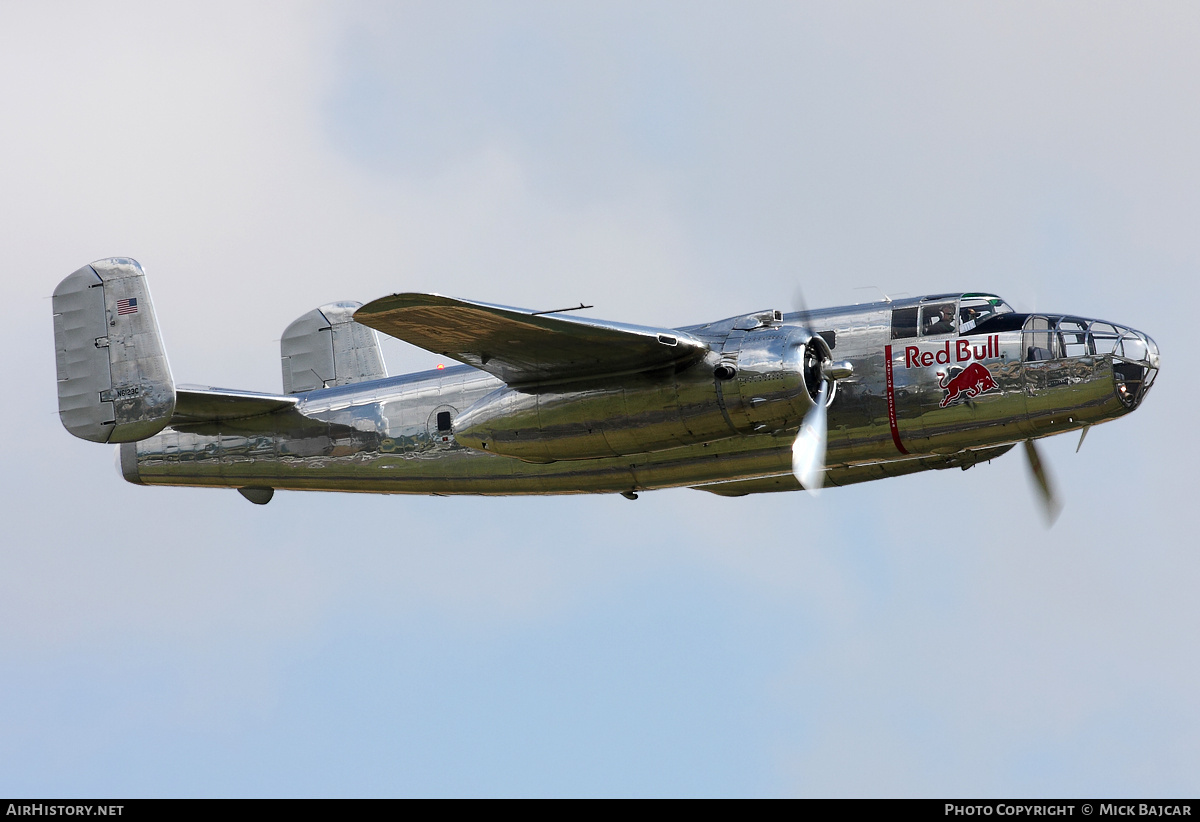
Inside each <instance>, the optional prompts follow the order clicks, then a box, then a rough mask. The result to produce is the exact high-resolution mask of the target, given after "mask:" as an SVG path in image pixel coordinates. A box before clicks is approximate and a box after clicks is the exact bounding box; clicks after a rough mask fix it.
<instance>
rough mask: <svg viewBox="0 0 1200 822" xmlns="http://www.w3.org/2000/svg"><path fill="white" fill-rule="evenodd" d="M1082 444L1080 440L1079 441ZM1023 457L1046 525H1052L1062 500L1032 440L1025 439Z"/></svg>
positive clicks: (1048, 526)
mask: <svg viewBox="0 0 1200 822" xmlns="http://www.w3.org/2000/svg"><path fill="white" fill-rule="evenodd" d="M1081 444H1082V442H1081ZM1025 458H1026V459H1027V460H1028V462H1029V473H1030V474H1031V475H1032V477H1033V481H1034V488H1036V489H1037V492H1038V501H1039V502H1040V503H1041V504H1042V515H1043V516H1044V517H1045V518H1046V527H1047V528H1050V527H1052V526H1053V525H1054V522H1055V520H1057V519H1058V515H1059V514H1061V513H1062V502H1061V501H1060V500H1059V498H1058V495H1057V494H1056V493H1055V492H1054V483H1053V482H1051V480H1050V474H1049V473H1048V471H1047V470H1046V464H1045V463H1044V462H1043V461H1042V455H1041V453H1040V452H1039V451H1038V447H1037V446H1036V445H1034V442H1033V440H1025Z"/></svg>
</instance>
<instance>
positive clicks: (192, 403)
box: [170, 385, 329, 436]
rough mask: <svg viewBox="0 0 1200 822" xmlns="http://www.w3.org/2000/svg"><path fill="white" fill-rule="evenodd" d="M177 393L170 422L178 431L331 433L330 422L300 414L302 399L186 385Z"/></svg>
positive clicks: (203, 432) (209, 432)
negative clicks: (329, 431)
mask: <svg viewBox="0 0 1200 822" xmlns="http://www.w3.org/2000/svg"><path fill="white" fill-rule="evenodd" d="M176 393H177V400H176V403H175V413H174V414H173V415H172V416H171V423H170V425H171V428H174V429H175V430H176V431H188V432H192V433H197V434H218V433H219V434H252V433H253V434H262V433H276V434H287V435H291V436H303V435H307V434H317V433H326V432H328V430H329V424H328V423H325V422H322V421H320V420H316V419H313V418H312V417H306V416H304V414H302V413H301V412H300V410H299V408H298V406H299V403H300V399H299V398H298V397H286V396H282V395H279V394H260V393H257V392H254V391H235V390H233V389H230V388H208V387H206V386H200V385H183V386H180V387H179V390H178V391H177V392H176Z"/></svg>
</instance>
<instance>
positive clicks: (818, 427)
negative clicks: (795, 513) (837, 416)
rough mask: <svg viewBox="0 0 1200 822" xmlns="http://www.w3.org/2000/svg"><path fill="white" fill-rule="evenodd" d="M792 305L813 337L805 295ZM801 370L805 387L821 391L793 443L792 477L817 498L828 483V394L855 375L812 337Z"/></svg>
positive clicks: (818, 340) (801, 294) (820, 340)
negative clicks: (817, 384) (826, 462)
mask: <svg viewBox="0 0 1200 822" xmlns="http://www.w3.org/2000/svg"><path fill="white" fill-rule="evenodd" d="M793 303H794V305H795V306H796V309H797V313H798V314H799V315H800V323H801V325H803V326H804V328H805V329H807V330H808V332H809V333H813V329H812V326H811V324H810V323H809V314H808V306H807V305H806V304H805V302H804V292H803V291H802V290H801V289H800V288H798V287H797V289H796V292H795V296H794V299H793ZM801 369H802V370H803V374H804V381H805V384H806V387H807V388H808V390H809V392H810V393H811V391H812V388H813V384H814V383H816V382H818V381H819V382H820V389H819V390H818V391H817V393H816V395H815V396H813V398H812V399H813V406H812V408H810V409H808V413H806V414H805V415H804V421H803V422H802V423H800V431H799V432H798V433H797V434H796V440H795V442H793V443H792V474H794V475H795V477H796V480H797V481H798V482H799V483H800V486H801V487H802V488H804V490H806V491H808V492H809V493H811V494H813V495H815V494H816V493H817V492H818V491H820V490H821V486H822V485H824V483H825V443H826V441H827V439H828V431H829V424H828V417H827V406H828V405H829V399H830V395H829V392H830V391H831V390H832V388H833V384H834V382H835V381H836V380H839V379H844V378H846V377H849V376H850V375H851V374H853V373H854V368H853V366H852V365H851V364H850V363H849V362H840V363H835V362H833V358H832V356H831V355H830V353H829V348H828V346H827V345H826V344H825V341H824V340H822V339H821V338H820V337H818V336H817V335H816V334H813V337H812V338H811V339H810V340H809V342H808V343H807V344H806V345H805V347H804V351H803V354H802V355H801Z"/></svg>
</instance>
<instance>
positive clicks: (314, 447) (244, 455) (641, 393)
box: [121, 301, 1157, 494]
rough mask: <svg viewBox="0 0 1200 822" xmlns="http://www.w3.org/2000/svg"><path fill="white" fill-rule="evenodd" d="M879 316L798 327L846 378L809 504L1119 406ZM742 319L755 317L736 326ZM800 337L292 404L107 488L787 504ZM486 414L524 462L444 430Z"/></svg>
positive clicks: (1004, 358) (982, 338)
mask: <svg viewBox="0 0 1200 822" xmlns="http://www.w3.org/2000/svg"><path fill="white" fill-rule="evenodd" d="M912 302H914V303H915V302H916V301H912ZM896 305H899V303H876V304H872V305H867V306H852V307H846V308H839V309H828V310H823V311H816V312H812V313H810V314H808V315H807V316H806V317H805V318H804V323H805V324H806V325H807V326H808V328H810V329H811V330H812V331H815V332H820V333H821V334H822V336H823V338H824V339H825V340H827V341H829V343H830V348H831V354H832V356H833V358H835V359H837V360H848V361H849V362H850V363H851V365H852V366H853V375H852V376H850V377H848V378H845V379H841V380H838V381H837V384H836V391H835V393H834V396H833V398H832V400H831V401H830V406H829V412H828V428H829V440H828V451H827V457H826V463H827V466H828V471H827V475H826V483H827V484H831V485H842V484H848V483H852V482H860V481H864V480H870V479H877V478H882V477H886V476H894V475H896V474H899V473H909V472H912V471H919V470H925V469H927V468H942V467H949V466H953V465H957V466H962V467H969V466H970V465H972V464H974V463H975V462H977V461H978V460H979V459H986V458H988V457H989V456H992V455H996V454H999V453H1003V451H1005V450H1007V448H1008V447H1010V446H1011V444H1012V443H1015V442H1019V441H1022V440H1026V439H1032V438H1037V437H1042V436H1046V435H1049V434H1054V433H1059V432H1063V431H1069V430H1073V429H1080V428H1083V427H1085V426H1089V425H1093V424H1096V423H1099V422H1104V421H1106V420H1111V419H1114V418H1116V417H1118V416H1121V415H1123V414H1126V413H1128V412H1129V411H1130V410H1132V408H1133V407H1134V406H1135V405H1136V403H1135V404H1132V405H1131V404H1130V403H1129V402H1128V400H1125V399H1123V398H1122V396H1121V395H1120V392H1119V391H1118V383H1119V382H1120V380H1119V379H1118V377H1117V375H1115V374H1114V363H1115V362H1116V361H1118V360H1119V359H1120V358H1119V357H1115V356H1114V354H1112V353H1098V352H1092V351H1089V352H1088V353H1086V354H1083V355H1078V356H1072V357H1059V358H1057V359H1050V360H1045V361H1027V360H1028V356H1027V353H1026V352H1027V351H1028V349H1029V346H1028V345H1027V343H1028V342H1029V341H1028V339H1026V336H1025V334H1026V333H1027V332H1022V330H1019V329H1017V330H1009V331H1003V332H999V333H995V334H965V335H961V336H960V335H959V334H957V333H951V334H944V335H932V336H925V337H921V338H919V339H916V338H914V339H907V340H895V339H893V338H892V337H893V331H892V318H893V311H894V309H895V307H896ZM755 316H760V317H761V316H762V315H747V317H755ZM800 325H801V318H800V317H799V316H798V315H787V316H784V317H783V318H782V321H779V320H775V321H770V320H766V321H761V320H760V321H757V322H748V321H747V320H746V318H733V319H731V320H726V321H722V322H719V323H713V324H709V325H705V326H695V327H689V328H687V329H684V330H686V331H687V332H688V333H689V334H691V335H693V336H695V337H698V338H700V339H702V340H704V341H706V342H707V343H708V344H709V346H710V348H711V351H710V352H709V354H708V355H707V356H706V357H705V358H704V359H703V360H702V361H700V362H696V363H693V364H691V365H689V366H687V367H686V368H683V369H682V370H679V371H674V370H672V369H667V371H666V373H663V372H647V373H641V374H633V375H624V376H620V377H611V378H608V379H606V380H593V381H586V382H565V383H560V384H555V385H535V386H524V387H522V388H521V389H520V390H515V389H512V388H508V387H506V386H505V384H504V383H503V382H501V381H500V380H499V379H498V378H496V377H494V376H492V375H490V374H488V373H485V372H483V371H479V370H476V369H474V368H471V367H469V366H457V367H451V368H446V369H444V370H437V371H431V372H424V373H419V374H411V375H406V376H400V377H390V378H385V379H380V380H375V381H371V382H362V383H356V384H352V385H345V386H341V387H336V388H327V389H319V390H313V391H309V392H307V393H305V394H301V395H299V396H300V402H299V404H298V406H297V411H298V412H299V414H300V415H302V417H303V419H304V420H305V421H306V422H305V424H304V425H303V426H293V427H292V428H291V429H289V427H288V426H286V425H284V426H278V425H275V424H274V423H272V422H271V418H262V419H261V430H255V424H254V422H253V421H237V422H234V423H207V424H203V425H198V426H180V427H178V428H168V429H167V430H165V431H164V432H162V433H161V434H159V435H157V436H154V437H152V438H150V439H147V440H143V441H141V442H138V443H128V444H125V445H123V446H121V448H122V449H123V451H122V454H121V461H122V468H123V473H124V474H125V476H126V478H127V479H130V480H131V481H134V482H140V483H144V484H150V485H191V486H218V487H237V488H256V487H261V488H276V489H298V490H322V491H358V492H371V493H412V494H565V493H613V492H630V491H636V490H646V489H655V488H667V487H677V486H692V487H704V488H706V490H713V491H715V492H717V493H729V494H740V493H749V492H755V491H768V490H791V489H795V488H797V487H798V485H797V484H796V483H795V480H794V479H793V478H792V477H791V445H792V442H793V440H794V438H795V435H796V430H797V427H798V426H799V423H800V420H801V418H802V411H803V408H802V405H803V404H802V403H801V404H797V403H795V402H790V401H789V399H788V397H789V395H791V396H794V395H795V394H796V391H797V389H796V387H795V386H794V385H793V384H792V383H789V382H788V380H789V379H794V371H787V369H786V368H784V367H781V366H780V365H779V364H778V363H774V362H771V361H769V360H770V358H769V357H767V358H763V357H759V358H758V359H759V360H762V361H756V360H755V357H756V352H761V351H763V350H769V349H770V345H769V344H767V343H769V342H770V341H771V340H772V339H775V340H778V339H780V338H782V337H786V336H787V335H788V334H789V333H791V332H793V331H795V330H796V329H797V328H799V327H800ZM1146 339H1148V338H1146ZM1154 356H1155V358H1157V350H1156V349H1155V353H1154ZM722 363H733V364H735V365H736V367H737V377H736V378H734V379H721V378H718V377H717V376H714V370H718V371H719V368H718V367H719V366H720V365H721V364H722ZM971 363H978V364H980V365H981V366H982V367H983V368H984V369H986V372H987V374H988V378H989V379H990V381H991V382H990V384H988V385H987V386H986V390H980V387H979V386H976V387H975V388H974V389H971V390H974V391H978V392H979V393H977V394H972V393H971V391H970V390H967V391H965V393H963V395H962V396H956V397H953V398H950V394H951V392H952V390H953V387H954V381H953V379H952V377H953V372H954V371H958V372H960V373H961V372H962V370H963V368H964V367H969V365H970V364H971ZM1155 365H1157V359H1155ZM947 384H949V385H950V386H951V388H950V389H948V388H947ZM798 390H799V391H803V390H804V387H803V385H801V386H800V388H799V389H798ZM498 392H499V393H498ZM500 395H504V396H505V397H507V399H504V402H510V403H511V404H512V406H513V409H514V413H515V414H518V415H520V414H524V415H525V416H524V417H522V418H521V419H527V420H528V428H524V427H522V426H512V425H510V426H509V429H511V432H516V435H517V436H518V437H520V436H525V437H526V438H527V439H528V440H529V441H530V442H531V443H532V444H533V445H534V446H535V447H533V450H532V451H530V452H529V453H524V452H522V453H523V454H524V455H523V456H522V457H521V458H517V457H514V456H509V455H504V454H497V453H491V452H489V451H488V450H487V449H486V448H485V447H482V446H479V445H478V444H477V447H467V446H465V445H464V444H463V443H461V442H459V441H458V440H457V439H456V437H455V427H456V426H457V425H458V420H459V419H460V418H464V419H468V420H469V419H470V417H471V414H469V413H468V412H469V411H470V409H472V408H473V407H474V408H476V409H478V408H481V407H485V406H487V404H488V403H492V404H493V405H494V404H495V403H496V401H497V400H496V398H497V396H500ZM948 399H953V401H948ZM1139 399H1140V398H1139ZM446 414H449V417H448V418H447V416H446ZM447 419H448V420H449V421H450V425H449V426H447V425H446V421H447ZM514 419H515V418H514ZM506 430H507V429H506ZM511 432H510V433H511ZM522 432H524V433H523V434H522ZM538 442H545V443H551V444H550V445H548V446H547V447H546V448H544V449H540V446H537V443H538ZM473 444H475V443H473ZM539 449H540V450H539Z"/></svg>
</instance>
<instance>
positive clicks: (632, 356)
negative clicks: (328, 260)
mask: <svg viewBox="0 0 1200 822" xmlns="http://www.w3.org/2000/svg"><path fill="white" fill-rule="evenodd" d="M354 319H355V321H357V322H359V323H361V324H363V325H365V326H368V327H370V328H374V329H375V330H377V331H382V332H383V333H384V334H387V335H388V336H390V337H395V338H396V339H398V340H404V341H405V342H408V343H412V344H413V345H417V346H420V347H421V348H424V349H426V350H428V351H432V352H434V353H437V354H443V355H445V356H447V357H453V358H454V359H456V360H459V361H461V362H465V363H467V364H468V365H473V366H475V367H476V368H480V369H482V370H484V371H487V372H489V373H491V374H494V375H495V376H497V377H499V378H500V379H502V380H504V382H506V383H508V384H509V385H528V384H532V383H541V382H558V381H565V380H575V379H584V378H592V377H602V376H611V375H618V374H630V373H638V372H641V371H650V370H654V369H658V368H666V367H684V366H687V365H690V364H692V363H694V362H696V361H698V360H699V359H701V358H702V357H703V356H704V355H705V353H706V352H707V351H708V346H707V345H705V344H704V343H703V342H701V341H700V340H698V339H696V338H695V337H692V336H690V335H689V334H687V333H684V332H681V331H675V330H673V329H666V328H648V327H645V326H638V325H625V324H622V323H612V322H605V321H604V320H592V319H587V318H584V317H568V316H564V315H562V314H538V313H536V312H533V311H528V310H525V309H521V308H509V307H506V306H500V305H488V304H487V303H477V302H469V301H467V300H457V299H454V298H453V297H442V296H440V295H437V294H393V295H392V296H390V297H382V298H380V299H378V300H374V301H373V302H369V303H367V304H366V305H364V306H363V307H362V308H360V309H358V311H356V312H355V313H354Z"/></svg>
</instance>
